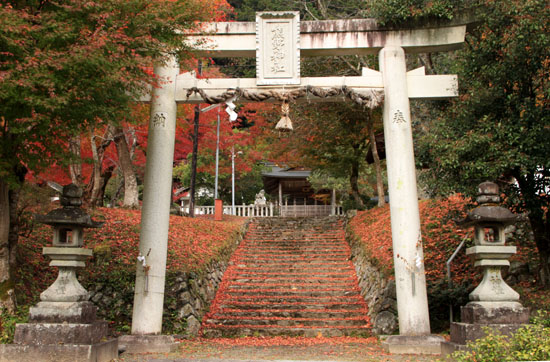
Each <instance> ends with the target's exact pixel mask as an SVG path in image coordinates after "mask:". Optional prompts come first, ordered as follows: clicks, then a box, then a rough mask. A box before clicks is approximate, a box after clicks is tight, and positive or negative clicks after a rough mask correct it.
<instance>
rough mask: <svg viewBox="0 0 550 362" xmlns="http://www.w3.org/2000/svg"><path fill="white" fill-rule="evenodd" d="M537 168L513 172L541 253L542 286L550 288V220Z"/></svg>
mask: <svg viewBox="0 0 550 362" xmlns="http://www.w3.org/2000/svg"><path fill="white" fill-rule="evenodd" d="M536 172H537V170H532V171H531V172H528V173H526V174H522V172H521V170H519V169H517V170H515V172H514V173H513V176H514V178H515V179H516V181H517V182H518V185H519V190H520V193H521V195H522V198H523V204H524V207H525V211H527V212H528V218H529V223H530V224H531V230H532V231H533V236H534V239H535V244H536V245H537V250H538V253H539V261H540V265H539V278H540V279H539V280H540V283H541V284H542V286H544V287H545V288H546V289H550V266H549V261H550V260H549V259H550V220H548V210H547V209H546V208H547V205H546V203H545V202H544V201H543V200H542V199H541V196H540V195H539V194H538V192H537V191H538V190H539V189H538V181H537V178H536V177H535V176H534V175H536Z"/></svg>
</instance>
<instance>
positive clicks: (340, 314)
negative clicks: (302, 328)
mask: <svg viewBox="0 0 550 362" xmlns="http://www.w3.org/2000/svg"><path fill="white" fill-rule="evenodd" d="M366 313H367V311H366V310H365V309H364V308H362V309H356V310H353V309H347V310H346V309H333V310H330V309H328V310H327V309H309V310H308V309H266V308H264V309H256V310H250V309H229V308H228V309H222V310H220V311H219V313H216V314H214V315H213V316H212V317H213V318H215V319H224V318H229V317H242V316H248V317H254V318H264V319H267V318H273V317H274V318H283V317H284V318H308V319H326V318H333V319H337V318H351V317H361V318H363V319H364V318H365V315H366Z"/></svg>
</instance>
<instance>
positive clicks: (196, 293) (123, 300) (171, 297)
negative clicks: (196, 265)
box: [88, 222, 248, 337]
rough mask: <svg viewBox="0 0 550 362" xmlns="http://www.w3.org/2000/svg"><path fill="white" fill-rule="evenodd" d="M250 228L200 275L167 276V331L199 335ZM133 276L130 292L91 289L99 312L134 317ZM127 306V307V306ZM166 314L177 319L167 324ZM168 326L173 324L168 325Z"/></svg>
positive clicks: (107, 287)
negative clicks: (132, 314) (224, 275)
mask: <svg viewBox="0 0 550 362" xmlns="http://www.w3.org/2000/svg"><path fill="white" fill-rule="evenodd" d="M247 229H248V222H247V223H245V224H244V225H243V227H242V228H241V230H240V231H239V233H238V234H237V235H236V236H235V241H234V243H233V244H232V245H231V247H229V248H227V249H225V250H224V251H223V252H222V253H223V255H221V256H220V258H219V259H218V260H217V261H215V262H213V263H212V264H211V265H209V266H208V267H207V268H206V269H205V270H204V271H202V272H200V273H194V272H189V273H184V272H182V273H167V278H166V292H165V299H164V309H165V314H164V319H163V324H164V327H163V328H164V329H171V330H168V331H167V332H169V333H175V334H177V335H180V336H182V337H194V336H196V335H197V333H198V331H199V328H200V325H201V320H202V317H203V316H204V314H205V313H206V312H208V309H209V308H210V303H211V302H212V300H213V299H214V297H215V296H216V291H217V290H218V286H219V284H220V282H221V280H222V277H223V273H224V272H225V269H226V268H227V265H228V262H229V258H230V257H231V255H232V254H233V252H234V251H235V249H236V248H237V246H238V245H239V244H240V242H241V241H242V240H243V238H244V235H245V233H246V230H247ZM130 277H131V278H132V281H131V283H130V285H129V288H128V290H114V288H113V286H111V285H109V284H107V283H98V284H96V285H95V286H94V287H92V288H89V289H88V290H89V291H90V295H91V296H90V300H91V301H92V302H93V303H94V304H95V305H96V306H97V307H98V313H100V314H101V312H102V311H109V310H115V309H118V310H122V309H124V308H126V309H128V311H129V313H130V315H131V312H132V304H131V300H133V293H134V292H133V284H134V278H135V276H130ZM124 304H126V306H125V307H124V306H123V305H124ZM167 315H168V316H174V317H173V318H168V319H169V321H167V318H166V316H167ZM115 317H116V316H115ZM121 318H122V316H121ZM127 323H128V325H129V324H131V321H130V320H128V321H127ZM167 323H170V324H172V325H170V326H167ZM167 327H168V328H167Z"/></svg>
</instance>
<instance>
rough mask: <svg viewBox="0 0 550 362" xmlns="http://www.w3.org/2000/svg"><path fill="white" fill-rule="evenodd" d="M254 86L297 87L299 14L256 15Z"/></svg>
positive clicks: (298, 78)
mask: <svg viewBox="0 0 550 362" xmlns="http://www.w3.org/2000/svg"><path fill="white" fill-rule="evenodd" d="M256 78H257V85H284V84H300V14H299V12H297V11H275V12H261V13H257V14H256Z"/></svg>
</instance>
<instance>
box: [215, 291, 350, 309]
mask: <svg viewBox="0 0 550 362" xmlns="http://www.w3.org/2000/svg"><path fill="white" fill-rule="evenodd" d="M353 302H356V303H359V302H361V296H360V295H359V294H351V295H342V294H340V295H330V294H329V295H299V294H294V295H292V294H277V295H268V294H267V293H262V294H253V295H235V294H230V295H227V296H226V299H225V300H224V301H223V305H247V304H257V305H263V306H264V307H265V306H270V308H271V307H272V306H273V305H285V304H286V305H308V306H311V305H318V306H321V305H346V304H352V303H353Z"/></svg>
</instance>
